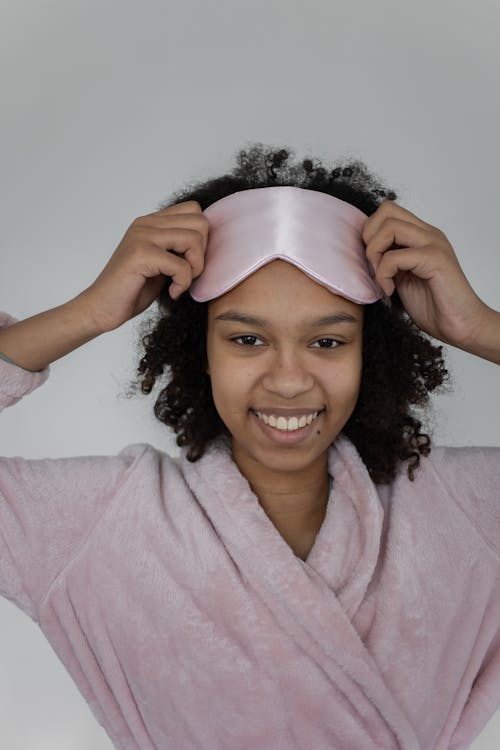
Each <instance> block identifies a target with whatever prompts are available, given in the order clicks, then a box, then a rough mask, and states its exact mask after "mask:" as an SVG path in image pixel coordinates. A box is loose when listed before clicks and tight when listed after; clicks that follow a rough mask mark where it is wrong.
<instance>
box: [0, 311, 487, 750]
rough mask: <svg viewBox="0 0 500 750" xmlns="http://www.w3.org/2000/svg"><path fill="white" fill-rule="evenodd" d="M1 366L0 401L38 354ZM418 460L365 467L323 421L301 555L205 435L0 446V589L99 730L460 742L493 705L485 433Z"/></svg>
mask: <svg viewBox="0 0 500 750" xmlns="http://www.w3.org/2000/svg"><path fill="white" fill-rule="evenodd" d="M14 320H15V319H14V318H11V317H9V316H7V315H6V314H3V315H2V316H0V325H8V324H10V323H12V322H14ZM0 376H1V377H0V381H1V387H0V408H4V407H7V406H10V405H12V404H14V403H15V402H16V401H18V400H19V399H20V398H22V396H23V395H26V394H28V393H30V391H32V390H33V389H34V388H36V387H38V386H39V385H41V384H42V383H43V382H44V381H45V380H46V378H47V377H48V370H44V371H43V372H41V373H30V372H28V371H26V370H23V369H21V368H20V367H17V366H15V365H13V364H9V363H7V362H4V361H0ZM421 462H422V464H421V469H420V470H419V471H418V472H417V475H416V481H415V482H410V481H409V479H408V477H407V474H406V470H405V469H404V467H402V468H401V469H400V471H399V473H398V476H397V478H396V479H395V480H394V482H392V484H390V485H375V484H373V482H372V481H371V479H370V477H369V475H368V472H367V470H366V467H365V465H364V463H363V462H362V460H361V458H360V457H359V454H358V453H357V451H356V450H355V448H354V446H353V445H352V443H351V442H350V441H349V440H348V439H347V438H346V437H345V436H344V435H343V434H342V433H341V434H340V436H339V437H338V439H337V440H336V441H335V443H334V444H333V446H332V447H331V449H330V454H329V469H330V472H331V474H332V475H333V477H334V481H333V486H332V489H331V493H330V497H329V501H328V507H327V513H326V517H325V520H324V523H323V525H322V527H321V529H320V531H319V533H318V535H317V538H316V541H315V543H314V546H313V548H312V549H311V552H310V553H309V556H308V558H307V560H306V561H305V562H304V561H302V560H301V559H300V558H299V557H297V556H296V555H295V554H294V553H293V551H292V550H291V548H290V547H289V546H288V544H287V543H286V542H285V541H284V540H283V538H282V537H281V536H280V534H279V533H278V531H277V530H276V529H275V527H274V526H273V524H272V522H271V521H270V519H269V518H268V517H267V515H266V514H265V512H264V511H263V509H262V508H261V506H260V504H259V502H258V499H257V497H256V496H255V495H254V494H253V492H252V491H251V489H250V486H249V484H248V482H247V481H246V479H245V478H244V477H243V476H242V475H241V474H240V472H239V470H238V468H237V466H236V464H235V463H234V462H233V461H232V458H231V453H230V449H229V445H228V443H227V442H226V441H224V440H219V441H217V442H215V443H214V444H212V446H211V448H210V449H209V450H208V452H207V453H206V454H205V455H204V456H203V458H202V459H200V460H199V461H197V462H196V463H190V462H189V461H187V459H186V457H185V454H183V455H182V457H181V458H180V459H173V458H171V457H170V456H169V455H167V454H166V453H164V452H162V451H159V450H157V449H156V448H154V447H152V446H150V445H148V444H135V445H130V446H127V447H126V448H124V449H123V450H122V451H120V453H118V455H115V456H113V455H112V456H78V457H75V458H61V459H51V458H43V459H37V460H26V459H23V458H19V457H14V458H1V459H0V593H2V594H3V596H5V597H7V598H8V599H10V600H11V601H12V602H14V603H15V604H16V605H17V606H18V607H20V608H21V609H22V610H24V612H26V613H27V614H28V615H29V616H30V617H31V618H33V620H35V622H37V623H38V624H39V626H40V628H41V629H42V631H43V633H44V634H45V636H46V637H47V639H48V640H49V642H50V644H51V645H52V647H53V649H54V651H55V652H56V653H57V655H58V657H59V658H60V660H61V661H62V663H63V664H64V665H65V667H66V669H67V670H68V672H69V673H70V674H71V676H72V678H73V680H74V681H75V683H76V685H77V686H78V688H79V690H80V691H81V693H82V695H83V696H84V698H85V700H86V701H87V702H88V704H89V705H90V707H91V709H92V711H93V713H94V714H95V716H96V719H97V720H98V721H99V723H100V724H101V725H102V726H103V727H104V729H105V730H106V731H107V733H108V734H109V736H110V738H111V740H112V741H113V743H114V745H115V746H116V747H117V748H119V749H120V750H153V749H154V750H336V749H339V750H340V749H342V750H374V748H380V749H383V750H391V749H392V748H400V749H401V750H431V749H432V750H445V749H446V750H465V748H468V747H469V744H470V743H471V742H472V740H473V739H474V738H475V737H476V736H477V735H478V734H479V733H480V731H481V730H482V728H483V727H484V725H485V724H486V723H487V721H488V720H489V719H490V717H491V716H492V714H493V713H494V712H495V711H496V709H497V708H499V707H500V448H489V447H477V448H445V447H434V448H433V450H432V451H431V454H430V456H429V457H428V458H424V457H422V458H421Z"/></svg>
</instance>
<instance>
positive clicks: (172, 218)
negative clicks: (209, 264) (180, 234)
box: [134, 214, 210, 272]
mask: <svg viewBox="0 0 500 750" xmlns="http://www.w3.org/2000/svg"><path fill="white" fill-rule="evenodd" d="M134 223H135V224H136V225H139V226H141V227H143V228H146V229H154V230H158V229H159V230H168V231H169V232H171V231H172V230H173V229H178V230H180V231H187V232H191V231H194V232H197V233H198V234H199V235H201V238H202V243H201V249H202V252H203V253H204V252H206V249H207V244H208V234H209V231H210V226H209V222H208V219H207V218H206V216H203V215H201V214H200V215H198V214H196V215H195V214H183V216H182V219H180V218H179V216H178V215H177V214H171V215H169V216H166V215H159V214H150V215H149V216H143V217H141V218H140V221H137V220H136V221H135V222H134ZM200 272H201V271H200Z"/></svg>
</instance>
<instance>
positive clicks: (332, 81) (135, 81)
mask: <svg viewBox="0 0 500 750" xmlns="http://www.w3.org/2000/svg"><path fill="white" fill-rule="evenodd" d="M499 22H500V5H499V4H498V3H497V2H494V1H493V0H490V1H488V0H476V2H474V4H471V3H465V2H458V1H457V0H453V2H452V1H451V0H446V1H445V2H443V1H441V2H429V0H425V1H422V0H419V2H418V3H417V2H412V3H408V2H401V1H399V2H396V1H394V2H390V1H389V0H378V2H376V3H372V2H368V0H365V2H359V1H356V0H350V1H349V3H340V2H333V1H332V0H308V2H307V3H306V2H302V3H300V2H296V1H294V2H291V1H290V0H288V1H285V0H266V1H265V2H263V1H262V0H252V2H251V3H250V2H249V3H241V2H234V0H233V2H229V1H228V0H217V2H216V3H206V2H205V3H202V2H193V0H183V2H180V3H167V2H140V3H139V2H130V1H129V0H126V1H123V0H121V1H120V2H118V0H114V1H113V2H110V1H108V2H106V1H104V2H103V1H102V0H100V2H97V1H96V0H91V1H89V0H85V1H84V0H78V1H77V2H63V0H52V1H48V0H47V1H45V2H41V1H40V2H35V0H25V2H23V3H19V2H16V1H15V0H2V2H1V3H0V76H1V129H2V137H1V139H0V170H1V175H2V179H1V181H0V182H1V185H0V190H1V196H0V197H1V203H0V215H1V273H0V292H1V296H0V300H1V301H0V309H3V310H6V311H8V312H10V313H11V314H12V315H14V316H15V317H17V318H19V319H23V318H26V317H28V316H30V315H34V314H36V313H38V312H41V311H42V310H46V309H49V308H51V307H55V306H57V305H59V304H62V303H64V302H66V301H68V300H69V299H71V298H73V297H74V296H75V295H77V294H78V293H79V292H80V291H82V289H84V288H86V287H87V286H88V285H89V284H90V283H92V281H93V280H94V279H95V277H96V276H97V275H98V273H99V272H100V271H101V270H102V268H103V267H104V265H105V263H106V262H107V260H108V258H109V256H110V255H111V254H112V252H113V250H114V249H115V247H116V246H117V244H118V243H119V241H120V239H121V237H122V236H123V234H124V232H125V230H126V229H127V227H128V226H129V224H130V223H131V222H132V220H133V219H134V218H135V217H136V216H139V215H141V214H144V213H149V212H151V211H154V210H156V209H157V208H158V204H159V202H160V201H162V200H165V199H166V198H167V197H168V196H169V194H170V193H171V192H172V191H173V190H176V189H178V188H179V187H181V186H183V185H184V184H185V183H186V182H187V181H189V180H194V179H206V178H209V177H213V176H216V175H218V174H222V173H223V172H224V171H226V170H229V169H231V167H232V157H233V154H234V153H235V152H236V151H237V150H238V149H239V148H240V147H242V146H243V145H244V144H245V143H247V142H248V141H262V142H264V143H267V144H271V145H275V146H279V147H281V146H288V147H291V148H293V149H294V150H295V152H296V154H297V157H300V158H302V157H304V156H306V155H309V156H318V157H320V158H323V159H325V160H327V161H329V160H334V159H335V158H337V157H348V156H355V157H359V158H361V159H363V160H364V161H366V163H367V165H368V167H369V168H370V169H372V170H373V171H375V172H376V173H377V174H379V175H380V176H381V177H383V178H384V179H386V180H387V181H388V182H389V184H390V185H391V186H392V187H393V188H394V189H395V190H396V191H397V192H398V194H399V198H398V202H399V203H401V204H402V205H403V206H405V207H406V208H409V209H410V210H411V211H413V212H414V213H416V214H417V215H418V216H420V217H421V218H422V219H424V220H425V221H427V222H429V223H431V224H434V225H435V226H437V227H439V228H440V229H442V230H443V231H444V232H445V234H446V235H447V237H448V239H449V240H450V242H451V243H452V245H453V246H454V248H455V251H456V253H457V255H458V257H459V260H460V262H461V264H462V267H463V269H464V271H465V273H466V275H467V277H468V278H469V280H470V282H471V284H472V286H473V287H474V289H475V290H476V292H477V293H478V295H479V296H480V297H481V298H482V299H483V300H484V301H485V302H486V303H487V304H489V305H490V306H491V307H494V308H496V309H500V299H499V292H498V279H499V274H500V252H499V245H498V239H497V237H498V173H499V166H500V164H499V161H500V159H499V148H498V133H499V132H500V105H499V97H498V90H499V81H498V71H499V70H500V48H499V45H498V33H499ZM136 324H137V319H136V320H135V321H130V322H129V323H127V324H125V325H124V326H122V327H121V328H120V329H119V330H118V331H115V332H112V333H110V334H106V335H104V336H101V337H100V338H98V339H96V340H94V341H92V342H90V343H88V344H86V345H85V346H83V347H81V348H80V349H79V350H77V351H75V352H73V353H72V354H70V355H69V356H67V357H65V358H63V359H61V360H59V361H57V362H56V363H54V364H53V365H52V371H51V378H50V380H49V381H48V382H47V383H46V384H45V385H44V386H42V387H41V388H40V389H39V390H37V391H36V392H35V393H33V394H32V395H31V396H29V397H28V398H26V399H24V401H22V402H20V403H18V404H16V405H15V406H14V407H13V408H12V409H8V410H7V411H6V412H5V413H4V414H2V431H1V435H0V454H3V455H8V456H13V455H22V456H25V457H28V458H38V457H45V456H51V457H57V456H71V455H79V454H108V453H117V452H118V451H119V450H120V449H121V448H122V447H123V446H124V445H126V444H129V443H137V442H150V443H152V444H154V445H156V446H157V447H159V448H161V449H163V450H171V451H172V452H174V451H175V450H176V449H175V447H173V443H172V439H171V437H170V435H169V434H168V433H166V428H165V427H163V426H162V425H161V424H160V423H155V420H154V417H153V415H152V406H153V397H152V396H151V397H146V396H141V397H137V398H136V399H135V400H127V399H125V398H124V397H123V389H124V386H125V385H126V382H127V380H128V378H130V377H132V375H133V374H134V368H135V365H136V362H137V356H136V355H135V335H136ZM448 364H449V366H450V368H451V369H452V371H453V373H454V379H455V386H454V391H453V392H452V393H449V394H446V395H441V396H439V397H436V398H434V401H433V403H434V424H435V428H434V429H435V432H434V438H435V440H436V442H437V443H445V444H452V445H473V444H475V445H500V426H499V420H498V415H499V408H498V384H499V375H500V370H499V369H498V366H496V365H494V364H492V363H489V362H486V361H484V360H481V359H479V358H477V357H474V356H472V355H469V354H465V353H464V352H461V351H458V350H454V349H448ZM0 628H1V631H0V632H1V636H2V637H1V639H0V726H1V728H2V729H1V740H2V743H1V744H2V747H5V748H9V750H45V749H46V748H47V749H48V748H50V750H59V749H62V748H64V750H84V749H85V750H88V748H90V747H92V748H93V750H106V748H108V749H109V748H111V743H110V741H109V739H108V738H107V735H106V734H105V732H104V730H103V729H102V728H101V727H100V726H99V725H98V724H97V722H96V720H95V718H94V717H93V715H92V714H91V712H90V709H89V708H88V706H87V704H86V703H85V701H84V700H83V698H82V697H81V695H80V693H79V692H78V690H77V688H76V687H75V685H74V684H73V682H72V681H71V679H70V677H69V675H68V674H67V673H66V671H65V669H64V667H63V666H62V665H61V663H60V662H59V660H58V658H57V657H56V655H55V653H54V652H53V651H52V649H51V647H50V646H49V645H48V643H47V642H46V641H45V639H44V638H43V637H42V635H41V634H40V632H39V630H38V629H37V626H36V625H35V624H34V623H33V622H32V621H31V620H30V619H29V618H28V617H26V615H24V614H23V613H22V612H20V611H19V610H17V609H16V608H14V606H13V605H12V604H11V603H10V602H8V601H6V600H0ZM408 678H409V679H411V675H408ZM499 738H500V712H497V714H496V715H495V717H494V718H493V719H492V720H491V721H490V722H489V724H488V726H487V727H486V728H485V730H484V732H483V733H482V735H481V737H480V738H478V739H477V741H476V742H475V743H474V745H473V748H475V750H479V748H482V749H483V750H486V749H491V750H493V748H497V747H498V740H499ZM495 740H496V741H495Z"/></svg>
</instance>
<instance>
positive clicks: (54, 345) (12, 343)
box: [0, 297, 102, 372]
mask: <svg viewBox="0 0 500 750" xmlns="http://www.w3.org/2000/svg"><path fill="white" fill-rule="evenodd" d="M100 333H102V331H99V330H97V329H96V327H95V324H94V323H93V322H92V319H91V317H90V316H89V315H88V314H87V312H86V309H85V307H84V305H83V303H82V300H81V298H80V297H75V298H74V299H72V300H70V301H69V302H66V303H65V304H63V305H59V307H54V308H52V309H51V310H47V311H45V312H42V313H39V314H38V315H33V316H32V317H31V318H26V320H20V321H19V322H18V323H14V324H13V325H11V326H8V327H6V328H2V329H0V352H2V353H3V354H5V355H6V356H7V357H8V358H9V359H11V360H12V361H13V362H15V364H16V365H19V367H22V368H23V369H25V370H31V371H33V372H34V371H38V370H43V369H44V368H45V367H46V366H47V365H49V364H50V363H51V362H54V361H55V360H57V359H60V358H61V357H64V356H65V355H66V354H69V352H71V351H73V349H77V348H78V347H79V346H82V344H86V343H87V342H88V341H90V340H91V339H93V338H95V337H96V336H99V335H100Z"/></svg>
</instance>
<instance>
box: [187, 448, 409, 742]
mask: <svg viewBox="0 0 500 750" xmlns="http://www.w3.org/2000/svg"><path fill="white" fill-rule="evenodd" d="M181 466H182V471H183V474H184V477H185V479H186V481H187V483H188V485H189V486H190V488H191V490H192V491H193V493H194V494H195V497H196V499H197V500H198V502H199V503H200V505H202V506H203V507H204V509H205V511H206V513H207V515H208V517H209V518H210V521H211V523H212V524H213V526H214V528H215V530H216V532H217V534H218V536H219V538H220V540H221V542H222V543H223V544H224V546H225V547H226V549H227V552H228V554H229V555H230V557H231V559H232V561H233V563H234V565H235V566H236V567H237V568H238V571H239V573H240V575H241V576H242V578H243V579H244V580H245V582H246V586H247V588H248V590H249V593H250V594H252V593H253V594H254V595H255V596H256V597H258V598H259V599H260V600H261V601H263V602H264V603H265V604H266V606H267V607H268V608H269V610H270V611H271V612H272V613H273V615H274V617H275V619H276V621H277V622H278V623H279V626H280V628H281V629H282V631H283V633H285V634H286V635H287V636H288V637H290V638H292V639H293V640H294V641H295V642H296V643H298V644H300V647H301V649H303V650H304V651H305V652H307V654H308V655H309V657H310V658H311V659H312V660H314V661H315V662H316V663H317V664H318V665H321V668H322V671H323V672H324V673H326V674H327V676H328V678H329V680H330V681H331V682H332V683H333V684H334V685H335V686H336V688H337V689H338V690H339V691H340V692H341V693H342V694H343V696H344V698H345V699H346V701H347V704H350V705H351V706H352V713H353V716H357V717H359V715H361V716H362V717H363V721H365V722H366V724H367V726H369V727H370V734H371V735H372V736H373V738H376V739H377V741H378V742H382V743H383V745H381V746H383V747H384V748H387V750H389V748H405V750H417V749H418V748H419V743H418V740H417V738H416V735H415V733H414V731H413V729H412V727H411V725H410V723H409V721H408V719H407V718H406V716H405V715H404V714H403V712H402V709H401V707H400V706H399V705H398V702H397V700H396V698H395V697H394V696H392V695H391V693H390V692H389V690H388V688H387V686H386V684H385V682H384V679H383V676H382V674H381V672H380V670H379V668H378V666H377V664H376V662H375V661H374V659H373V657H372V656H371V654H370V653H369V651H368V650H367V649H366V647H365V645H364V643H363V641H362V640H361V638H360V636H359V635H358V633H357V631H356V629H355V627H354V625H353V624H352V621H353V619H354V616H355V614H356V612H357V611H358V609H359V607H360V605H361V603H362V602H363V598H364V596H365V594H366V591H367V588H368V585H369V583H370V581H371V578H372V576H373V573H374V570H375V567H376V565H377V561H378V556H379V548H380V539H381V533H382V525H383V516H384V513H383V508H382V505H381V503H380V499H379V497H378V494H377V491H376V488H375V485H374V484H373V482H372V481H371V479H370V477H369V474H368V472H367V469H366V467H365V465H364V463H363V461H362V460H361V458H360V456H359V454H358V453H357V451H356V449H355V448H354V446H353V444H352V443H351V442H350V441H349V440H348V439H347V437H345V436H344V435H343V434H342V433H341V434H340V435H339V437H338V438H337V440H336V441H335V443H334V444H333V445H332V447H331V448H330V453H329V472H330V474H331V475H332V476H333V477H334V481H333V486H332V490H331V493H330V496H329V500H328V505H327V511H326V515H325V518H324V521H323V524H322V526H321V528H320V531H319V532H318V535H317V537H316V540H315V542H314V545H313V547H312V549H311V551H310V553H309V555H308V557H307V560H306V561H305V562H304V561H302V560H301V559H300V558H299V557H297V556H296V555H295V554H294V553H293V550H292V549H291V548H290V547H289V545H288V544H287V543H286V542H285V540H284V539H283V538H282V537H281V535H280V534H279V533H278V531H277V529H276V528H275V527H274V525H273V524H272V522H271V520H270V519H269V518H268V516H267V515H266V513H265V512H264V510H263V509H262V507H261V506H260V504H259V501H258V498H257V497H256V495H255V494H254V493H253V492H252V490H251V488H250V485H249V483H248V482H247V480H246V479H245V477H243V476H242V474H241V473H240V471H239V469H238V467H237V465H236V464H235V463H234V461H233V460H232V457H231V449H230V443H229V441H228V440H227V439H225V438H221V439H219V440H217V441H214V442H213V443H212V444H211V446H210V447H209V449H208V450H207V452H206V453H205V455H204V456H203V457H202V458H201V459H200V460H198V461H197V462H195V463H191V462H189V461H187V459H186V457H185V453H183V454H182V457H181Z"/></svg>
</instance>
